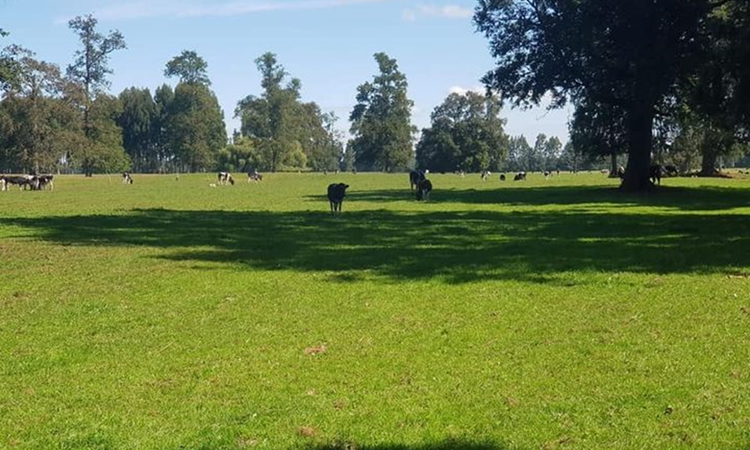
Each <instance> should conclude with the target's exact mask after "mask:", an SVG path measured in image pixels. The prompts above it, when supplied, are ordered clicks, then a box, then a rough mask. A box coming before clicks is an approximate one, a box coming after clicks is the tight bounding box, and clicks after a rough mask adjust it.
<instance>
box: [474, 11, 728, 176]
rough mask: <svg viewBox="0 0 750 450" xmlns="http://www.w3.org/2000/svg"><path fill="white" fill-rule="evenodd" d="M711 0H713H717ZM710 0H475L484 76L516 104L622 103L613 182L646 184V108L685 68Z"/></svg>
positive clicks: (659, 101) (650, 110)
mask: <svg viewBox="0 0 750 450" xmlns="http://www.w3.org/2000/svg"><path fill="white" fill-rule="evenodd" d="M717 1H718V0H717ZM715 7H716V5H714V4H713V3H712V2H711V1H710V0H631V1H622V0H523V1H520V0H506V1H497V0H480V2H479V6H478V8H477V10H476V14H475V16H474V20H475V23H476V25H477V27H478V28H479V30H480V31H481V32H483V33H484V34H485V36H486V37H487V38H488V39H489V40H490V44H491V50H492V55H493V57H494V58H495V60H496V64H497V67H496V68H495V69H494V70H492V71H491V72H489V73H488V74H487V75H486V76H485V77H484V78H483V81H484V83H485V84H486V85H487V86H488V88H491V89H493V90H495V91H497V92H499V93H500V94H501V95H502V96H503V97H504V98H506V99H511V100H512V101H513V102H514V103H515V104H516V105H532V104H539V103H540V101H541V100H542V98H543V96H544V95H545V94H549V95H551V98H552V106H553V107H556V106H561V105H563V104H564V103H565V102H566V101H568V100H572V101H573V103H574V104H579V103H582V102H585V104H587V105H592V104H600V105H604V106H605V107H606V108H612V109H614V108H617V109H619V110H621V111H622V112H623V115H624V117H623V125H624V129H625V134H626V144H627V146H626V150H627V152H628V153H629V155H630V157H629V159H628V166H627V169H626V174H625V180H624V182H623V188H624V189H626V190H630V191H636V190H644V189H647V188H648V187H650V183H649V180H648V171H649V165H650V161H651V148H652V128H653V124H654V118H655V116H656V114H657V112H658V110H659V108H660V107H661V106H662V105H663V103H664V102H665V101H666V100H667V99H668V98H670V96H672V95H673V94H674V91H675V88H676V86H677V84H678V82H679V81H680V80H681V79H684V78H685V77H687V76H689V75H690V74H691V73H692V72H693V68H694V66H695V62H696V59H697V58H699V57H700V55H701V50H702V48H703V47H704V45H705V41H706V33H705V31H706V30H705V23H706V20H707V18H708V17H709V15H710V14H711V12H712V10H713V8H715Z"/></svg>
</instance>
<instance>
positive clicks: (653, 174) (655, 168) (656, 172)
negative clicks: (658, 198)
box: [648, 164, 663, 185]
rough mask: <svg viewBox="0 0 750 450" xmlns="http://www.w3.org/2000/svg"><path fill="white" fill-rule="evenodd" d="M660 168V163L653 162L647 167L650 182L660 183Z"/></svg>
mask: <svg viewBox="0 0 750 450" xmlns="http://www.w3.org/2000/svg"><path fill="white" fill-rule="evenodd" d="M662 170H663V169H662V167H661V165H660V164H653V165H652V166H651V167H649V168H648V177H649V179H650V180H651V184H659V185H661V177H662Z"/></svg>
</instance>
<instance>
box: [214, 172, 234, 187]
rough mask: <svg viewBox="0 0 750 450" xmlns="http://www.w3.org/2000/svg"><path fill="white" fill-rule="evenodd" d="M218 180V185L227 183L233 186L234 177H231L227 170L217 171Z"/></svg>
mask: <svg viewBox="0 0 750 450" xmlns="http://www.w3.org/2000/svg"><path fill="white" fill-rule="evenodd" d="M218 180H219V184H220V185H225V184H227V183H229V184H231V185H232V186H234V178H233V177H232V174H231V173H229V172H219V177H218Z"/></svg>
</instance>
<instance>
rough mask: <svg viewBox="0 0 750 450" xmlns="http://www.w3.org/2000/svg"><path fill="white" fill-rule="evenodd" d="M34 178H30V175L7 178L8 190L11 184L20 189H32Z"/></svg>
mask: <svg viewBox="0 0 750 450" xmlns="http://www.w3.org/2000/svg"><path fill="white" fill-rule="evenodd" d="M32 178H33V177H32V176H30V175H20V176H6V177H5V185H6V189H7V186H8V185H10V184H15V185H16V186H18V187H19V188H20V189H25V188H27V187H29V188H31V187H32V182H31V179H32Z"/></svg>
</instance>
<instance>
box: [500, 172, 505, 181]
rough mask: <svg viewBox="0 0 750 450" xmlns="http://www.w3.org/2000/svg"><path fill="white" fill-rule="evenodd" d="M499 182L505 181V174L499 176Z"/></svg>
mask: <svg viewBox="0 0 750 450" xmlns="http://www.w3.org/2000/svg"><path fill="white" fill-rule="evenodd" d="M500 181H505V174H504V173H501V174H500Z"/></svg>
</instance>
